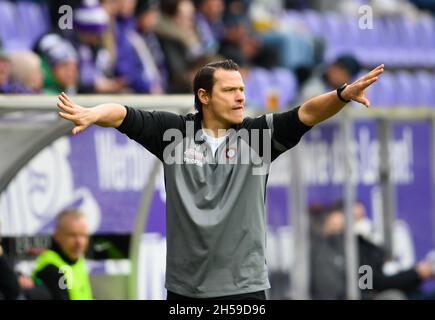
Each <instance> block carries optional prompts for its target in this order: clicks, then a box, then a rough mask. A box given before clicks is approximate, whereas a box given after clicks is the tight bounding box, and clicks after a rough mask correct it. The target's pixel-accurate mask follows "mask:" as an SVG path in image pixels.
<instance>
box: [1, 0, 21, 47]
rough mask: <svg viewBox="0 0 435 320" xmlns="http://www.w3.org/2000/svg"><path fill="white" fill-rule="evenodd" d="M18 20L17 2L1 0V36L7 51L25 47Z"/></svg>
mask: <svg viewBox="0 0 435 320" xmlns="http://www.w3.org/2000/svg"><path fill="white" fill-rule="evenodd" d="M18 21H19V20H17V15H16V8H15V4H13V3H12V2H10V1H4V0H0V38H1V39H2V41H3V47H4V49H5V50H6V51H15V50H20V49H25V47H24V45H23V43H22V41H21V35H22V33H23V32H22V28H21V23H18Z"/></svg>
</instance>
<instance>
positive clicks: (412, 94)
mask: <svg viewBox="0 0 435 320" xmlns="http://www.w3.org/2000/svg"><path fill="white" fill-rule="evenodd" d="M381 77H382V76H381ZM394 78H395V87H396V95H397V96H396V99H397V103H398V105H403V106H411V107H413V106H416V105H417V95H418V94H417V92H416V91H415V90H414V86H413V82H414V75H413V74H412V73H410V72H408V71H398V72H396V73H395V75H394Z"/></svg>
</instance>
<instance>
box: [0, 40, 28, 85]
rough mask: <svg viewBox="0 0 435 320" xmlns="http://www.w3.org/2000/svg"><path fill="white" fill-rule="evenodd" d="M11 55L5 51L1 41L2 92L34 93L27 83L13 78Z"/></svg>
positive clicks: (0, 75) (0, 77) (0, 81)
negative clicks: (24, 83)
mask: <svg viewBox="0 0 435 320" xmlns="http://www.w3.org/2000/svg"><path fill="white" fill-rule="evenodd" d="M11 68H12V65H11V59H10V56H9V55H8V54H7V53H6V52H4V51H3V49H2V47H1V43H0V94H19V93H32V90H31V89H29V88H27V87H26V86H25V85H23V84H21V83H19V82H17V81H14V80H13V79H12V70H11Z"/></svg>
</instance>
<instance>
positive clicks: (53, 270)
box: [33, 209, 92, 300]
mask: <svg viewBox="0 0 435 320" xmlns="http://www.w3.org/2000/svg"><path fill="white" fill-rule="evenodd" d="M88 242H89V235H88V225H87V222H86V219H85V216H84V215H83V213H81V212H80V211H78V210H76V209H67V210H64V211H62V212H61V213H60V214H59V216H58V217H57V222H56V226H55V230H54V234H53V243H52V246H51V247H50V249H47V250H45V251H43V252H42V253H41V254H40V255H39V256H38V257H37V259H36V263H35V268H34V270H33V277H34V278H36V279H39V280H41V281H42V282H44V284H45V285H46V286H47V287H48V289H49V291H50V293H51V296H52V299H55V300H91V299H92V289H91V285H90V281H89V275H88V272H87V270H86V265H85V258H84V254H85V251H86V249H87V247H88Z"/></svg>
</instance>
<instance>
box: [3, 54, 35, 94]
mask: <svg viewBox="0 0 435 320" xmlns="http://www.w3.org/2000/svg"><path fill="white" fill-rule="evenodd" d="M9 59H10V61H11V77H12V80H13V81H17V82H18V83H20V84H22V85H24V86H25V87H26V88H27V89H28V91H29V93H34V94H37V93H40V92H41V90H42V85H43V76H42V72H41V61H40V59H39V57H38V55H37V54H35V53H34V52H32V51H21V52H14V53H11V54H10V55H9Z"/></svg>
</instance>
